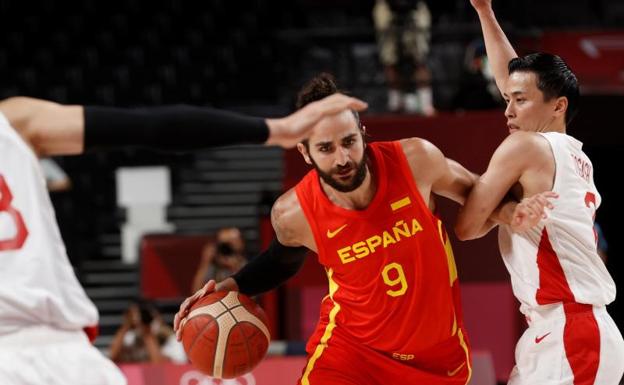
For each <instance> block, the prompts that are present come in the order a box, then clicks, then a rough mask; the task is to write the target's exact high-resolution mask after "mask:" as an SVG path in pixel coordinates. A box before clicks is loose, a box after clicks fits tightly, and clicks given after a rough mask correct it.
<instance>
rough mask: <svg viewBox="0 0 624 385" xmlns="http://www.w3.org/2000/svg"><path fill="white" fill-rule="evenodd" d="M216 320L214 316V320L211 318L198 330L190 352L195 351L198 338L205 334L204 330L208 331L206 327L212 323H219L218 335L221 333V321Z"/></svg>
mask: <svg viewBox="0 0 624 385" xmlns="http://www.w3.org/2000/svg"><path fill="white" fill-rule="evenodd" d="M200 317H201V316H200ZM215 321H216V319H215V318H214V317H213V318H212V320H210V322H208V323H206V324H205V325H204V326H203V327H202V328H201V330H198V331H197V333H195V338H193V342H191V346H189V352H192V351H193V348H194V347H195V343H196V342H197V340H198V339H199V338H201V337H202V336H203V335H204V332H205V331H206V329H208V327H209V326H210V325H212V324H213V323H216V325H217V334H216V335H219V323H218V322H215Z"/></svg>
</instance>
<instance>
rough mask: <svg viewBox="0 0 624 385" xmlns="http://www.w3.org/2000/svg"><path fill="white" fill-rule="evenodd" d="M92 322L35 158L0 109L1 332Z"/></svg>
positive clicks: (91, 307)
mask: <svg viewBox="0 0 624 385" xmlns="http://www.w3.org/2000/svg"><path fill="white" fill-rule="evenodd" d="M97 321H98V313H97V309H96V308H95V306H94V305H93V303H92V302H91V301H90V300H89V298H88V297H87V295H86V294H85V292H84V290H83V288H82V287H81V286H80V284H79V282H78V279H77V278H76V276H75V274H74V271H73V269H72V266H71V264H70V263H69V259H68V257H67V253H66V251H65V245H64V244H63V240H62V239H61V234H60V232H59V229H58V227H57V224H56V219H55V215H54V209H53V207H52V203H51V201H50V197H49V196H48V191H47V189H46V184H45V180H44V177H43V174H42V171H41V169H40V166H39V161H38V159H37V157H36V156H35V154H34V152H33V151H32V150H31V148H30V147H28V145H27V144H26V143H25V142H24V141H23V140H22V138H21V137H20V136H19V135H18V134H17V132H15V130H14V129H13V128H12V127H11V126H10V124H9V122H8V121H7V119H6V118H5V117H4V115H2V114H1V113H0V336H1V335H3V334H7V333H11V332H14V331H16V330H17V329H21V328H24V327H27V326H29V325H41V324H45V325H49V326H51V327H55V328H60V329H76V330H79V329H82V328H83V327H86V326H94V325H96V324H97Z"/></svg>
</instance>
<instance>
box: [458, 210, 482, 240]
mask: <svg viewBox="0 0 624 385" xmlns="http://www.w3.org/2000/svg"><path fill="white" fill-rule="evenodd" d="M455 235H456V236H457V239H459V240H460V241H469V240H471V239H475V238H478V237H479V233H478V231H477V229H476V228H475V227H474V226H472V225H471V224H470V223H468V222H467V221H466V220H463V219H462V218H461V215H460V217H459V218H458V219H457V222H456V223H455Z"/></svg>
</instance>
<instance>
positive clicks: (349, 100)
mask: <svg viewBox="0 0 624 385" xmlns="http://www.w3.org/2000/svg"><path fill="white" fill-rule="evenodd" d="M318 107H319V109H320V112H321V115H322V116H328V115H335V114H337V113H340V112H342V111H344V110H346V109H351V110H355V111H362V110H365V109H366V108H368V103H366V102H363V101H362V100H360V99H356V98H353V97H350V96H347V95H343V94H333V95H331V96H328V97H326V98H324V99H321V100H319V101H318Z"/></svg>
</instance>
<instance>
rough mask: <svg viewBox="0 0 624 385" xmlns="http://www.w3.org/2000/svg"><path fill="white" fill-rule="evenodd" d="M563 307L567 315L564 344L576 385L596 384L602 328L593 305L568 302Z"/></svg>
mask: <svg viewBox="0 0 624 385" xmlns="http://www.w3.org/2000/svg"><path fill="white" fill-rule="evenodd" d="M563 307H564V310H565V315H566V324H565V329H564V331H563V344H564V346H565V352H566V358H567V359H568V363H569V364H570V368H571V369H572V373H573V374H574V385H594V384H595V382H596V375H597V374H598V367H599V364H600V329H599V328H598V322H597V321H596V318H595V317H594V312H593V307H592V306H591V305H583V304H578V303H566V304H564V305H563Z"/></svg>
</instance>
